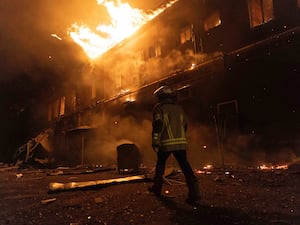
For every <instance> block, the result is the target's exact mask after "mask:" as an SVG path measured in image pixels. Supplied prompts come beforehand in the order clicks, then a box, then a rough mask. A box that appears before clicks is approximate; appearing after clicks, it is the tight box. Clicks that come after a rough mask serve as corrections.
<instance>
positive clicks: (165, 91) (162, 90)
mask: <svg viewBox="0 0 300 225" xmlns="http://www.w3.org/2000/svg"><path fill="white" fill-rule="evenodd" d="M153 94H154V95H156V96H157V97H173V96H174V91H173V90H172V88H170V87H169V86H167V85H163V86H161V87H159V88H157V89H156V90H155V91H154V93H153Z"/></svg>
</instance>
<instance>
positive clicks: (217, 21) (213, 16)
mask: <svg viewBox="0 0 300 225" xmlns="http://www.w3.org/2000/svg"><path fill="white" fill-rule="evenodd" d="M221 24H222V20H221V13H220V11H219V10H214V11H212V12H211V13H209V14H208V15H207V16H206V18H204V21H203V28H204V31H209V30H211V29H212V28H215V27H218V26H220V25H221Z"/></svg>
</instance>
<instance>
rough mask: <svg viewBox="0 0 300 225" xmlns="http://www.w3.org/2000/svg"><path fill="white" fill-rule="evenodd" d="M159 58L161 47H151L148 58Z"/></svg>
mask: <svg viewBox="0 0 300 225" xmlns="http://www.w3.org/2000/svg"><path fill="white" fill-rule="evenodd" d="M160 56H161V47H160V46H159V45H155V46H151V47H150V48H149V58H153V57H160Z"/></svg>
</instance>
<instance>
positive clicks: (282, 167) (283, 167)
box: [257, 164, 288, 170]
mask: <svg viewBox="0 0 300 225" xmlns="http://www.w3.org/2000/svg"><path fill="white" fill-rule="evenodd" d="M257 169H259V170H286V169H288V165H287V164H283V165H269V166H268V165H265V164H262V165H259V166H258V167H257Z"/></svg>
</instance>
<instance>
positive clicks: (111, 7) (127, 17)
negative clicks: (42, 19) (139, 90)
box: [68, 0, 178, 59]
mask: <svg viewBox="0 0 300 225" xmlns="http://www.w3.org/2000/svg"><path fill="white" fill-rule="evenodd" d="M177 1H178V0H172V1H171V2H169V3H168V4H167V5H165V6H163V7H161V8H158V9H156V10H155V11H153V12H151V13H145V12H144V11H142V10H140V9H136V8H132V7H131V6H130V5H129V4H128V3H122V2H121V1H120V0H118V1H117V2H116V3H115V2H114V1H110V0H98V1H97V3H98V4H99V5H102V6H104V7H105V8H106V10H107V12H108V14H109V15H110V17H111V24H109V25H104V24H99V25H98V26H97V28H96V31H93V30H92V29H91V28H89V27H88V26H87V25H79V24H78V23H74V24H73V25H72V26H71V28H70V29H69V31H68V33H69V35H70V36H71V38H72V39H73V40H74V41H75V42H76V43H77V44H79V45H80V46H81V47H82V48H83V50H84V51H85V53H86V54H87V55H88V56H89V57H90V58H92V59H94V58H97V57H98V56H100V55H102V54H103V53H104V52H106V51H108V50H109V49H110V48H112V47H113V46H115V45H116V44H117V43H119V42H121V41H122V40H124V39H125V38H127V37H129V36H130V35H132V34H133V33H134V32H135V31H137V30H138V29H139V28H140V27H141V26H143V25H144V24H146V23H147V22H148V21H150V20H152V19H153V18H154V17H156V16H157V15H159V14H160V13H161V12H163V11H164V10H165V9H167V8H169V7H170V6H171V5H173V4H174V3H175V2H177Z"/></svg>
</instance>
